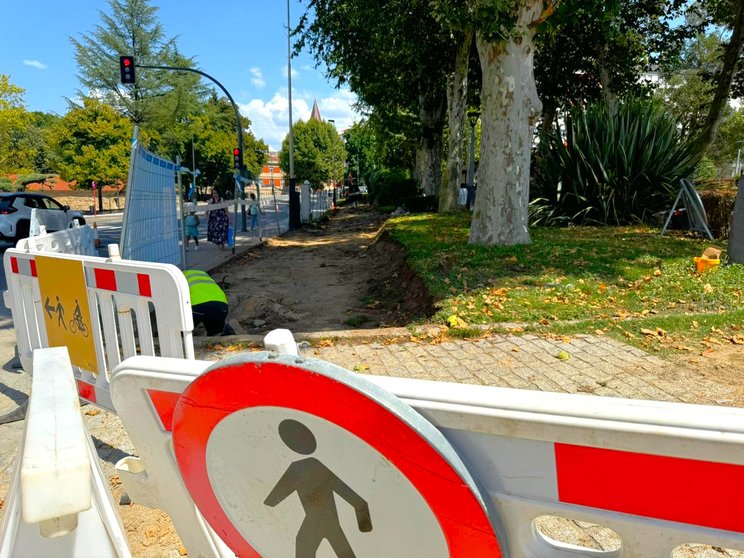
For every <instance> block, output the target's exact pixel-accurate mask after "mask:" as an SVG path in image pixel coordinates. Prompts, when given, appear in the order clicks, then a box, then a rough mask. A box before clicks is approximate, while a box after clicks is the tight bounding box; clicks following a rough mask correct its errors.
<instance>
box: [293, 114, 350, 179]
mask: <svg viewBox="0 0 744 558" xmlns="http://www.w3.org/2000/svg"><path fill="white" fill-rule="evenodd" d="M292 131H293V133H294V168H295V176H296V177H297V179H298V180H299V181H300V182H302V181H305V180H307V181H308V182H310V184H311V185H312V186H313V187H315V188H319V187H320V185H321V183H322V182H325V181H327V180H333V179H337V177H339V176H341V175H342V174H343V169H344V165H345V162H346V148H345V147H344V142H343V140H342V139H341V138H340V137H339V135H338V133H336V128H335V127H334V126H333V124H329V123H328V122H321V121H319V120H315V119H313V118H311V119H310V120H308V121H307V122H305V121H304V120H300V121H298V122H296V123H295V125H294V126H293V127H292ZM279 161H280V164H281V167H282V168H283V169H288V168H289V136H287V137H285V138H284V141H283V142H282V150H281V151H280V152H279Z"/></svg>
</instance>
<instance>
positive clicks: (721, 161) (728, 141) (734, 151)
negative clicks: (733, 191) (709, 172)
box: [707, 109, 744, 177]
mask: <svg viewBox="0 0 744 558" xmlns="http://www.w3.org/2000/svg"><path fill="white" fill-rule="evenodd" d="M742 140H744V109H739V110H738V111H736V112H729V113H728V114H725V115H724V116H723V117H722V121H721V125H720V126H719V128H718V134H717V135H716V139H715V140H714V141H713V143H712V144H711V146H710V148H708V153H707V157H708V158H709V159H710V161H711V163H712V164H713V165H714V168H715V173H716V174H715V176H716V177H718V176H720V177H729V176H731V174H732V173H731V169H732V167H733V166H734V165H735V163H736V157H737V155H739V156H740V158H741V155H740V153H739V148H740V147H743V146H744V144H741V143H737V142H739V141H742Z"/></svg>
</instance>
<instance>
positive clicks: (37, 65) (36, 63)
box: [23, 60, 47, 70]
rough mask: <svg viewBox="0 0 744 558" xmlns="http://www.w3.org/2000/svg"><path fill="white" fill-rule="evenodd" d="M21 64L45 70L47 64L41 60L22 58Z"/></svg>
mask: <svg viewBox="0 0 744 558" xmlns="http://www.w3.org/2000/svg"><path fill="white" fill-rule="evenodd" d="M23 64H24V65H25V66H31V67H32V68H36V69H37V70H46V69H47V65H46V64H44V63H43V62H39V61H38V60H24V61H23Z"/></svg>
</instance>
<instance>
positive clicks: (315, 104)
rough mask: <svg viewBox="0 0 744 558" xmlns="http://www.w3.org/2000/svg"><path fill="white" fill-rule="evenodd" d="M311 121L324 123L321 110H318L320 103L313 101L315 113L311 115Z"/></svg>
mask: <svg viewBox="0 0 744 558" xmlns="http://www.w3.org/2000/svg"><path fill="white" fill-rule="evenodd" d="M310 119H311V120H317V121H318V122H323V119H322V118H321V117H320V109H319V108H318V101H317V100H316V101H313V112H312V113H310Z"/></svg>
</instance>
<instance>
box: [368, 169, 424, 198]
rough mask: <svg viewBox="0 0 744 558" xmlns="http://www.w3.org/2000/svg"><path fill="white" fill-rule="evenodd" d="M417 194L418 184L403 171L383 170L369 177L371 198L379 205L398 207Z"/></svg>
mask: <svg viewBox="0 0 744 558" xmlns="http://www.w3.org/2000/svg"><path fill="white" fill-rule="evenodd" d="M416 193H417V191H416V182H415V181H414V180H413V178H411V176H410V174H409V173H408V172H406V171H404V170H402V169H382V170H380V171H377V172H373V173H371V174H370V175H369V198H370V200H371V201H373V202H374V203H376V204H378V205H395V206H398V205H400V204H401V203H402V202H403V200H404V199H406V198H410V197H413V196H415V195H416Z"/></svg>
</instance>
